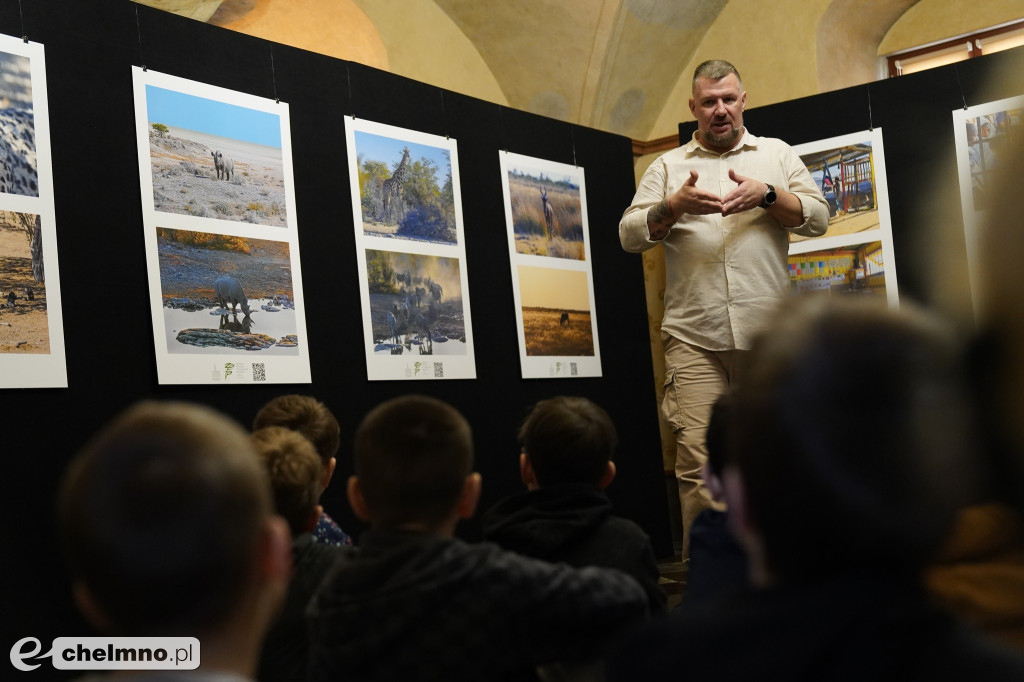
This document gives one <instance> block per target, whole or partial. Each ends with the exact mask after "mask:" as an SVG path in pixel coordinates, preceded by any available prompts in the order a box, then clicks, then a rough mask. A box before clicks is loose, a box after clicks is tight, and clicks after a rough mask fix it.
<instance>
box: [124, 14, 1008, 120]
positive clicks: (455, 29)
mask: <svg viewBox="0 0 1024 682" xmlns="http://www.w3.org/2000/svg"><path fill="white" fill-rule="evenodd" d="M138 1H139V2H141V3H142V4H147V5H151V6H155V7H159V8H161V9H166V10H168V11H175V12H177V13H179V14H183V15H185V16H190V17H192V18H194V19H198V20H200V21H209V22H210V23H214V24H217V25H220V26H224V27H226V28H229V29H232V30H237V31H241V32H244V33H248V34H251V35H255V36H257V37H261V38H266V39H268V40H273V41H276V42H282V43H286V44H290V45H293V46H296V47H301V48H303V49H308V50H312V51H315V52H321V53H323V54H328V55H331V56H335V57H339V58H343V59H349V60H353V61H358V62H361V63H364V64H369V65H370V66H375V67H378V68H382V69H387V70H390V71H393V72H395V73H399V74H402V75H405V76H409V77H411V78H415V79H418V80H422V81H424V82H428V83H431V84H433V85H438V86H440V87H444V88H446V89H451V90H456V91H459V92H464V93H466V94H470V95H473V96H476V97H481V98H484V99H489V100H491V101H495V102H498V103H501V104H507V105H508V106H512V107H515V108H517V109H523V110H526V111H532V112H535V113H539V114H543V115H546V116H551V117H554V118H559V119H563V120H567V121H573V122H576V123H581V124H583V125H587V126H591V127H594V128H599V129H602V130H608V131H611V132H615V133H620V134H624V135H629V136H631V137H633V138H635V139H650V138H652V137H659V136H663V135H668V134H671V133H672V132H674V127H675V123H677V122H678V121H679V120H683V119H685V118H688V111H687V106H686V99H687V97H688V96H689V79H688V74H689V73H690V72H691V71H692V69H693V66H694V65H695V64H696V62H697V61H699V60H702V59H705V58H708V57H725V58H727V59H730V60H733V61H735V62H736V63H737V65H739V64H742V65H743V66H742V67H741V71H742V72H743V73H744V84H745V86H746V87H747V90H748V92H749V93H750V101H751V102H752V105H753V106H757V105H760V104H766V103H771V102H776V101H781V100H783V99H791V98H795V97H802V96H807V95H810V94H814V93H816V92H821V91H824V90H830V89H834V88H839V87H845V86H849V85H854V84H858V83H863V82H867V81H870V80H873V79H875V78H877V77H878V67H877V61H878V60H877V54H876V50H877V47H878V45H879V43H880V42H881V41H882V39H883V38H884V37H885V35H886V32H887V31H888V30H889V29H890V28H891V27H892V26H893V25H894V24H895V23H896V22H897V21H898V20H899V19H900V18H901V16H903V15H904V14H905V13H907V10H908V9H910V8H911V7H912V6H914V5H917V4H918V3H919V2H920V3H921V5H922V6H929V7H934V8H935V9H934V11H933V10H929V13H930V14H942V13H943V12H946V13H947V14H949V13H951V12H954V11H960V10H950V9H948V2H946V0H773V2H771V3H767V2H764V0H571V1H567V0H302V2H301V3H298V2H295V0H138ZM1014 2H1019V0H975V2H973V3H971V7H972V9H971V12H973V13H974V14H977V13H978V8H979V7H981V8H985V7H997V9H998V7H999V6H1007V7H1010V6H1012V4H1013V3H1014ZM1001 11H1002V12H1003V14H1006V12H1007V10H1005V9H1004V10H1001ZM1011 11H1012V10H1011ZM942 20H943V18H942V17H939V21H938V23H941V21H942ZM945 21H946V23H947V24H953V25H956V22H957V21H958V19H957V18H956V17H951V18H950V17H947V18H945ZM748 76H749V77H748Z"/></svg>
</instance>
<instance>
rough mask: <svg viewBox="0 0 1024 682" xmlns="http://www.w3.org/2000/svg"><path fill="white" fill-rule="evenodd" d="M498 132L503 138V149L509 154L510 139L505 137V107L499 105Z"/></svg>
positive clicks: (501, 138)
mask: <svg viewBox="0 0 1024 682" xmlns="http://www.w3.org/2000/svg"><path fill="white" fill-rule="evenodd" d="M498 134H499V136H500V137H499V139H500V140H501V151H503V152H505V153H506V154H508V140H507V139H505V107H503V106H501V105H500V104H499V105H498Z"/></svg>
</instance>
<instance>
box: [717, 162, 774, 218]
mask: <svg viewBox="0 0 1024 682" xmlns="http://www.w3.org/2000/svg"><path fill="white" fill-rule="evenodd" d="M729 179H730V180H732V181H733V182H735V183H736V184H737V185H739V186H738V187H737V188H736V189H734V190H733V191H731V192H729V193H728V194H726V195H725V196H724V197H722V215H735V214H737V213H742V212H743V211H749V210H750V209H752V208H757V207H758V206H760V205H761V201H762V200H763V199H764V193H765V192H767V191H768V185H766V184H764V183H763V182H761V181H760V180H754V179H752V178H745V177H743V176H742V175H738V174H737V173H736V171H734V170H730V171H729Z"/></svg>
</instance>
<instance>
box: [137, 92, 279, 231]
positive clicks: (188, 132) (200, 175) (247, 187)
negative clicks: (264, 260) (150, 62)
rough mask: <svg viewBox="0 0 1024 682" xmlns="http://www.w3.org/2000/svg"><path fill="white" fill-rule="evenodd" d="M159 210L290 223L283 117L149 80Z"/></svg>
mask: <svg viewBox="0 0 1024 682" xmlns="http://www.w3.org/2000/svg"><path fill="white" fill-rule="evenodd" d="M146 110H147V119H148V127H147V131H146V134H147V136H148V141H149V154H150V163H151V167H152V177H153V206H154V208H155V209H156V210H157V211H163V212H166V213H177V214H180V215H189V216H198V217H202V218H214V219H218V220H230V221H234V222H244V223H252V224H257V225H267V226H270V227H287V225H288V211H287V200H286V191H287V189H286V187H285V172H284V159H283V152H282V148H281V134H282V133H281V127H282V126H281V117H280V116H278V115H276V114H271V113H267V112H264V111H259V110H257V109H251V108H248V107H243V106H239V105H236V104H228V103H225V102H219V101H216V100H212V99H207V98H205V97H198V96H195V95H190V94H187V93H184V92H178V91H176V90H169V89H165V88H158V87H155V86H153V85H147V86H146Z"/></svg>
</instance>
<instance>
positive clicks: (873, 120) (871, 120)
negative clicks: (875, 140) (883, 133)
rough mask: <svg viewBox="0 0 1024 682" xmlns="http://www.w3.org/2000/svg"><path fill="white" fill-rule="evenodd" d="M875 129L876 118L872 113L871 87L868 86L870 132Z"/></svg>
mask: <svg viewBox="0 0 1024 682" xmlns="http://www.w3.org/2000/svg"><path fill="white" fill-rule="evenodd" d="M874 129H875V119H874V116H873V115H872V113H871V88H870V87H868V132H871V131H873V130H874Z"/></svg>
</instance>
